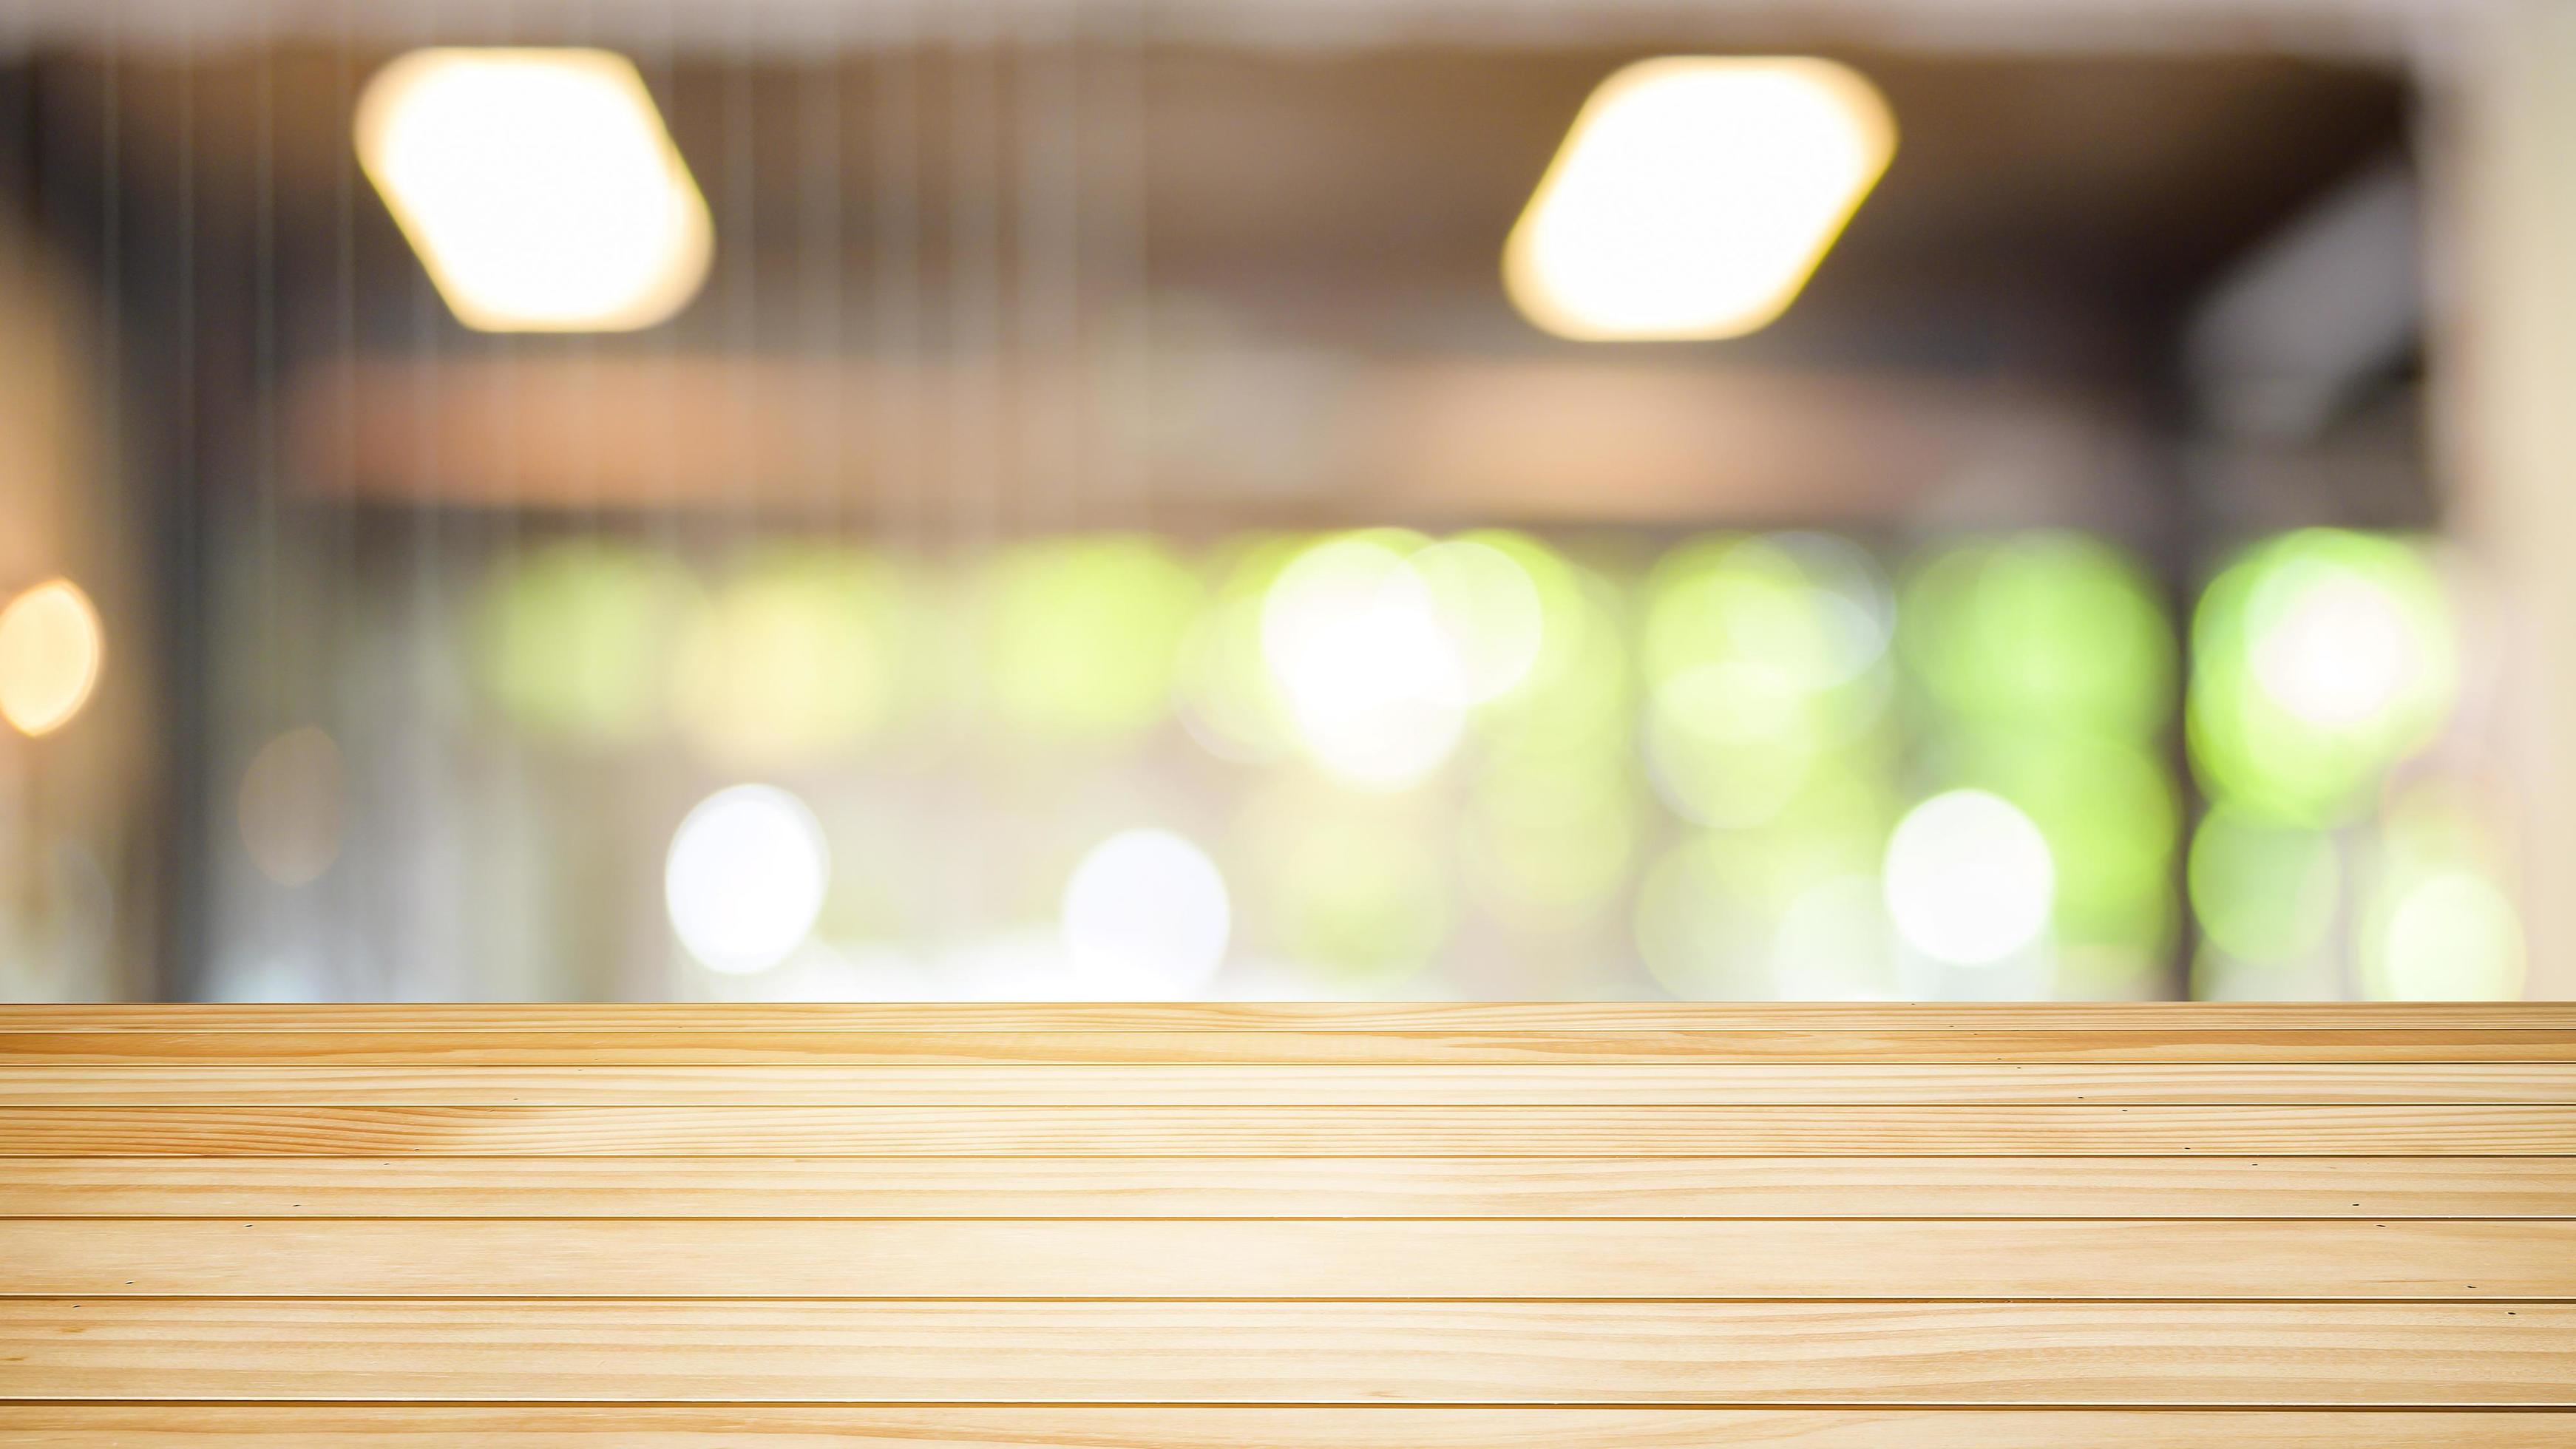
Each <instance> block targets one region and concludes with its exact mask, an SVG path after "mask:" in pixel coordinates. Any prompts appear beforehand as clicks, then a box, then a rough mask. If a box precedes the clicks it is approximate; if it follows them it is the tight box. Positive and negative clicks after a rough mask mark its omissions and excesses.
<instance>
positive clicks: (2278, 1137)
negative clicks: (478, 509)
mask: <svg viewBox="0 0 2576 1449" xmlns="http://www.w3.org/2000/svg"><path fill="white" fill-rule="evenodd" d="M383 1153H395V1154H404V1153H426V1154H440V1155H448V1156H479V1157H596V1156H615V1157H831V1156H895V1157H901V1156H934V1157H935V1156H1021V1155H1024V1156H1032V1157H1051V1156H1137V1157H1164V1156H1177V1157H1232V1156H1246V1155H1249V1156H1301V1155H1313V1156H1353V1157H1491V1156H1545V1155H1549V1154H1566V1155H1579V1156H1601V1155H1629V1156H1648V1157H1704V1156H1725V1155H1738V1156H1773V1155H1781V1154H1815V1155H1819V1156H1847V1155H1869V1154H1888V1155H1899V1156H1923V1155H1933V1156H1943V1155H1952V1154H1956V1155H1962V1156H1992V1155H2003V1154H2016V1153H2027V1154H2031V1155H2034V1156H2057V1155H2066V1154H2102V1155H2109V1156H2132V1155H2140V1154H2144V1155H2163V1154H2227V1155H2233V1154H2245V1153H2286V1154H2295V1155H2305V1156H2356V1155H2359V1156H2371V1155H2406V1156H2500V1155H2501V1156H2511V1155H2563V1154H2567V1153H2576V1112H2570V1111H2567V1110H2564V1109H2559V1108H2549V1107H2520V1106H2507V1107H2480V1106H2469V1107H2459V1106H2451V1107H2089V1106H2088V1107H1977V1108H1968V1107H1960V1106H1936V1107H1923V1106H1903V1107H1881V1106H1870V1107H1557V1106H1541V1107H1512V1108H1500V1107H301V1106H298V1107H193V1106H190V1107H19V1108H14V1109H12V1110H11V1111H10V1112H9V1113H7V1114H6V1115H5V1116H0V1156H13V1157H119V1156H179V1157H364V1156H373V1155H377V1154H383Z"/></svg>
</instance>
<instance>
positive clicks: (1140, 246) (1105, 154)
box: [1089, 0, 1152, 515]
mask: <svg viewBox="0 0 2576 1449" xmlns="http://www.w3.org/2000/svg"><path fill="white" fill-rule="evenodd" d="M1102 23H1103V25H1104V27H1105V30H1106V33H1105V34H1104V35H1103V36H1102V38H1101V44H1100V51H1099V57H1098V65H1097V67H1096V69H1095V73H1096V74H1097V75H1098V78H1099V79H1098V83H1097V85H1096V86H1095V87H1093V88H1092V94H1093V95H1096V96H1097V98H1098V112H1099V127H1098V129H1097V131H1096V132H1095V134H1094V144H1095V145H1097V146H1098V148H1099V151H1100V165H1099V167H1098V170H1099V172H1100V173H1101V175H1102V177H1103V178H1104V184H1103V186H1102V187H1101V188H1099V189H1098V190H1097V191H1094V192H1092V193H1091V195H1092V196H1093V197H1094V198H1096V200H1097V202H1098V204H1097V206H1096V207H1094V208H1092V211H1091V216H1090V226H1089V230H1090V231H1091V233H1092V234H1094V235H1096V236H1097V238H1098V241H1097V243H1096V244H1095V245H1094V246H1093V247H1092V249H1091V253H1092V255H1093V256H1094V257H1096V258H1097V262H1096V275H1097V278H1098V282H1097V286H1098V295H1099V297H1100V298H1101V305H1102V307H1103V309H1104V311H1105V313H1106V318H1105V320H1106V321H1107V322H1108V324H1109V325H1108V327H1107V329H1106V335H1105V336H1103V337H1102V339H1101V341H1100V351H1099V358H1100V372H1099V374H1098V376H1097V378H1096V380H1095V385H1094V388H1093V390H1092V394H1091V395H1092V397H1094V398H1095V399H1097V400H1098V402H1097V405H1096V407H1095V410H1094V411H1095V418H1094V421H1093V429H1092V436H1093V438H1094V439H1095V444H1094V448H1095V451H1094V457H1095V458H1096V460H1097V467H1096V476H1097V478H1098V480H1099V487H1098V494H1099V496H1100V497H1101V499H1102V500H1103V501H1104V502H1105V503H1106V504H1107V506H1109V507H1112V508H1114V509H1116V510H1117V511H1119V512H1120V513H1121V514H1122V515H1132V514H1134V513H1135V512H1137V511H1138V510H1140V509H1141V508H1142V506H1143V503H1144V491H1145V483H1146V473H1147V459H1146V457H1145V453H1144V439H1145V438H1146V437H1147V430H1146V426H1145V424H1146V419H1147V416H1148V413H1147V408H1148V406H1149V403H1150V398H1149V391H1150V388H1151V383H1152V378H1151V375H1150V368H1151V357H1150V355H1149V353H1148V350H1147V345H1148V338H1149V335H1150V329H1151V320H1152V319H1151V316H1150V304H1151V297H1150V295H1149V293H1148V291H1147V288H1146V285H1145V189H1146V188H1145V170H1146V167H1145V39H1146V36H1145V20H1144V10H1143V4H1142V0H1129V3H1127V4H1124V5H1118V4H1111V5H1107V6H1104V8H1103V11H1102Z"/></svg>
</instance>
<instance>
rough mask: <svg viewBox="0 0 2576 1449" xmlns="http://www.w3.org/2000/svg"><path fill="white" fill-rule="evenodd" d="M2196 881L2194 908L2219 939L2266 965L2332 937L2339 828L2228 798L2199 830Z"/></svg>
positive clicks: (2235, 953)
mask: <svg viewBox="0 0 2576 1449" xmlns="http://www.w3.org/2000/svg"><path fill="white" fill-rule="evenodd" d="M2190 880H2191V906H2192V912H2193V914H2194V915H2195V916H2197V917H2198V918H2199V921H2200V928H2201V930H2202V931H2203V932H2204V933H2205V934H2206V935H2207V936H2208V938H2209V940H2210V941H2211V943H2213V944H2214V945H2216V946H2217V947H2219V948H2220V949H2221V950H2224V951H2225V952H2226V953H2227V954H2228V955H2229V956H2231V957H2234V958H2236V959H2237V960H2240V961H2244V962H2249V963H2255V964H2258V965H2259V964H2262V963H2272V962H2288V961H2295V960H2297V959H2299V958H2301V957H2304V956H2306V955H2308V954H2309V953H2310V952H2313V951H2315V950H2316V949H2318V948H2319V947H2320V946H2322V945H2323V944H2324V942H2325V938H2326V932H2327V931H2328V930H2329V929H2331V928H2332V927H2333V924H2334V916H2335V910H2336V902H2337V901H2338V900H2339V899H2340V897H2341V895H2342V892H2343V866H2342V863H2341V861H2340V860H2339V859H2338V857H2337V855H2336V851H2335V842H2334V837H2332V836H2331V835H2328V834H2325V833H2324V832H2322V831H2315V830H2307V829H2302V828H2300V827H2298V826H2295V825H2284V824H2281V823H2279V822H2277V821H2273V820H2269V819H2266V818H2265V817H2263V816H2261V815H2257V814H2255V813H2253V812H2250V811H2247V810H2243V809H2240V808H2238V807H2235V806H2231V805H2220V806H2218V807H2216V808H2215V809H2213V810H2211V811H2210V812H2209V815H2208V817H2207V818H2206V819H2204V820H2202V821H2201V823H2200V829H2199V830H2197V831H2195V832H2194V833H2193V835H2192V841H2191V865H2190Z"/></svg>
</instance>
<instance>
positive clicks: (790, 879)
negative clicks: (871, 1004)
mask: <svg viewBox="0 0 2576 1449" xmlns="http://www.w3.org/2000/svg"><path fill="white" fill-rule="evenodd" d="M830 879H831V852H830V850H829V849H828V848H827V847H826V846H825V844H824V841H823V827H822V826H821V825H820V824H818V823H817V822H816V821H815V819H814V812H812V811H811V810H808V809H806V808H805V803H804V802H803V801H801V800H799V799H797V798H796V797H795V796H793V795H790V794H788V793H787V792H786V791H784V790H781V789H778V788H776V787H775V786H770V785H736V786H734V787H732V788H731V789H727V790H718V791H717V792H716V793H714V794H712V795H710V796H708V797H707V798H706V799H704V800H701V801H699V802H698V805H697V808H696V809H694V810H691V811H690V812H689V815H688V818H687V819H685V820H683V821H681V822H680V828H679V830H678V832H677V833H676V834H674V835H673V836H672V837H671V857H670V861H669V863H668V865H667V866H666V867H665V868H664V870H663V875H662V887H663V895H664V898H665V900H666V901H667V902H668V904H669V906H670V910H671V929H672V930H673V931H675V932H677V933H678V934H679V937H680V944H681V945H682V946H685V947H687V948H688V952H689V954H690V955H692V956H694V957H696V958H697V959H698V960H699V961H701V962H703V963H704V964H705V965H707V966H708V967H710V968H712V969H714V970H717V971H730V972H751V971H763V970H767V969H768V968H769V967H771V966H774V965H776V964H778V963H779V962H780V961H781V960H784V959H785V958H786V956H787V954H788V953H789V952H791V951H793V950H795V949H796V947H797V945H798V943H800V942H802V941H803V940H804V939H805V935H806V933H807V932H809V931H811V930H813V929H814V918H815V917H816V916H818V915H820V914H821V913H822V910H823V892H824V888H825V886H826V885H827V884H828V882H829V881H830Z"/></svg>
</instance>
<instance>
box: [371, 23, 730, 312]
mask: <svg viewBox="0 0 2576 1449" xmlns="http://www.w3.org/2000/svg"><path fill="white" fill-rule="evenodd" d="M357 141H358V159H359V161H360V163H361V164H363V165H364V166H365V167H366V171H367V176H368V179H370V180H371V181H373V182H374V183H375V186H376V190H377V191H378V192H379V193H381V194H382V195H383V197H384V199H385V205H386V207H387V208H388V209H390V210H391V211H392V212H393V215H394V220H395V221H396V222H397V223H399V224H400V225H401V226H402V229H403V234H404V235H405V236H407V237H409V238H410V239H411V244H412V249H413V250H414V251H415V252H417V253H419V255H420V259H421V264H422V265H423V266H425V267H426V268H428V270H429V275H430V279H431V280H432V281H434V282H436V283H437V284H438V291H439V295H440V296H443V297H445V298H446V299H447V305H448V306H449V307H450V308H451V309H453V310H454V312H455V313H456V316H457V320H459V321H461V322H463V323H464V324H465V325H466V326H468V327H472V328H474V329H476V330H478V331H483V332H624V331H631V330H633V329H635V328H639V327H650V326H652V325H654V324H655V323H658V322H661V321H663V320H665V319H667V318H669V317H670V316H671V315H672V314H673V313H675V312H677V311H679V310H680V308H681V307H682V306H684V305H686V304H687V302H688V300H689V299H690V298H691V297H693V296H695V295H696V294H697V291H698V288H699V287H700V286H701V285H702V284H703V283H704V282H705V281H706V276H707V267H708V264H709V262H710V261H711V260H712V258H713V256H714V252H715V228H714V223H713V222H712V221H711V220H710V219H709V217H708V214H707V203H706V198H705V197H703V196H701V195H700V194H699V193H698V187H697V183H696V182H695V181H694V180H692V179H691V177H690V175H689V168H688V163H687V162H685V161H683V160H682V159H681V157H680V152H679V148H678V147H676V146H674V145H673V144H672V143H671V135H670V132H669V131H667V130H665V129H664V128H663V125H662V113H661V112H660V111H659V110H657V109H656V108H655V107H654V105H653V97H652V94H651V93H650V92H648V91H646V90H645V88H644V78H643V77H642V76H641V75H639V74H637V73H636V70H635V66H634V64H633V63H632V62H630V61H628V60H627V59H626V58H625V57H624V56H620V55H614V54H611V53H609V52H607V51H603V50H460V49H441V50H417V51H413V52H412V53H410V54H409V55H405V56H403V57H401V58H400V59H398V60H396V61H394V62H393V63H392V64H390V65H387V66H386V67H385V68H384V69H383V70H381V71H378V72H377V73H376V75H375V78H374V79H373V80H370V81H369V82H368V83H367V89H366V94H365V95H364V96H363V97H361V98H360V100H359V103H358V115H357Z"/></svg>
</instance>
